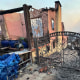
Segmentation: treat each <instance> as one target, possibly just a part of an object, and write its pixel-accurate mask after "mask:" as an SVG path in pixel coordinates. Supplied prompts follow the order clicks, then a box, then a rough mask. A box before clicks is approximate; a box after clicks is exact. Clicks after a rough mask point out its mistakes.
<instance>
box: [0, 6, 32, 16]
mask: <svg viewBox="0 0 80 80" xmlns="http://www.w3.org/2000/svg"><path fill="white" fill-rule="evenodd" d="M31 7H32V6H28V8H29V9H30V8H31ZM19 11H23V7H19V8H14V9H10V10H4V11H0V15H3V14H9V13H14V12H19Z"/></svg>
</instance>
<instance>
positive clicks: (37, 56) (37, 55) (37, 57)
mask: <svg viewBox="0 0 80 80" xmlns="http://www.w3.org/2000/svg"><path fill="white" fill-rule="evenodd" d="M34 42H35V43H34V44H35V48H36V62H37V64H38V65H39V63H40V59H39V50H38V43H37V38H35V39H34Z"/></svg>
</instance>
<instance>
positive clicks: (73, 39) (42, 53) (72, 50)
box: [36, 31, 80, 69]
mask: <svg viewBox="0 0 80 80" xmlns="http://www.w3.org/2000/svg"><path fill="white" fill-rule="evenodd" d="M79 41H80V34H79V33H75V32H68V31H64V32H55V33H51V34H49V35H48V36H46V37H40V38H37V39H36V43H37V44H36V51H37V52H36V54H37V61H38V63H39V64H40V66H48V67H49V68H50V67H57V66H60V67H67V68H75V69H79V67H80V52H79V50H80V42H79Z"/></svg>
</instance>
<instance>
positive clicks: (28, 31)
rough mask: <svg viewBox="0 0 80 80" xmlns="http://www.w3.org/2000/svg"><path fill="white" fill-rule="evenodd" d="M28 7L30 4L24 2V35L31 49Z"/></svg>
mask: <svg viewBox="0 0 80 80" xmlns="http://www.w3.org/2000/svg"><path fill="white" fill-rule="evenodd" d="M30 8H31V6H27V5H26V4H24V5H23V11H24V18H25V25H26V36H27V39H28V47H29V49H31V40H32V29H31V22H30V13H29V9H30Z"/></svg>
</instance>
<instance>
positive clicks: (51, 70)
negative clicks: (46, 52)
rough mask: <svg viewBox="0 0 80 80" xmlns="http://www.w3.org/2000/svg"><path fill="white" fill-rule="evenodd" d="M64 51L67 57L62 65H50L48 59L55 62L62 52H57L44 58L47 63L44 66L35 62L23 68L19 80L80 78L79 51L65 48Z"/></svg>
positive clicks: (69, 79) (77, 79) (71, 79)
mask: <svg viewBox="0 0 80 80" xmlns="http://www.w3.org/2000/svg"><path fill="white" fill-rule="evenodd" d="M64 53H65V55H64V58H65V59H64V64H63V65H62V66H54V65H51V66H52V67H51V66H49V63H48V61H49V62H50V60H51V61H53V62H54V60H53V59H55V56H56V59H55V60H57V61H58V59H57V58H59V57H60V54H58V53H57V54H54V55H51V56H49V57H48V58H43V59H44V62H45V64H43V65H42V66H37V65H35V64H33V65H32V66H31V67H29V68H26V69H25V70H22V73H20V75H19V77H18V79H17V80H80V69H79V63H78V62H79V56H78V52H77V51H75V50H69V49H65V50H64ZM59 61H60V59H59ZM53 62H51V64H53ZM75 65H76V66H75ZM77 66H78V67H77ZM75 67H76V68H75Z"/></svg>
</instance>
